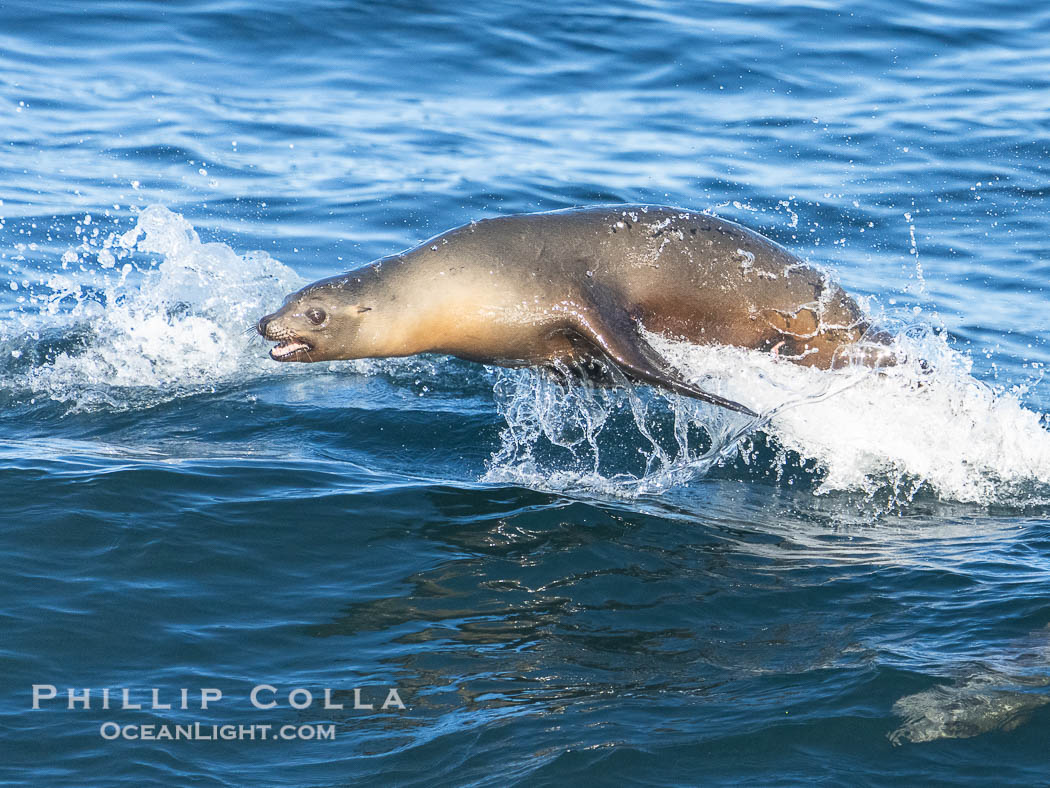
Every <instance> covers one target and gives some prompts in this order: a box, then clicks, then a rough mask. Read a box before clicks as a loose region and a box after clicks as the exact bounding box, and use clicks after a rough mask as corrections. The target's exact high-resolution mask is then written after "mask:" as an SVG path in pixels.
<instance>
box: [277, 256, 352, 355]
mask: <svg viewBox="0 0 1050 788" xmlns="http://www.w3.org/2000/svg"><path fill="white" fill-rule="evenodd" d="M363 291H364V288H363V287H361V280H360V279H357V278H354V277H351V276H339V277H332V278H330V279H322V280H321V281H320V282H314V283H313V284H312V285H307V286H306V287H304V288H303V289H302V290H299V291H298V292H296V293H292V294H291V295H290V296H288V297H287V298H286V299H285V300H284V305H283V306H282V307H281V308H280V309H278V310H277V311H276V312H273V313H271V314H269V315H266V316H265V317H263V318H260V320H259V322H258V323H257V324H256V330H257V331H258V332H259V334H261V335H262V336H263V337H264V338H266V339H268V340H270V341H271V342H276V343H277V346H276V347H274V348H272V349H271V350H270V358H272V359H273V360H274V361H333V360H336V359H349V358H364V357H366V356H368V355H371V353H370V352H368V350H367V349H366V348H365V347H363V345H364V344H365V343H362V342H360V341H359V337H360V334H361V329H362V324H363V323H364V322H365V321H367V319H368V317H369V315H368V313H369V312H371V311H372V307H371V306H369V305H368V304H367V303H364V300H365V297H364V292H363Z"/></svg>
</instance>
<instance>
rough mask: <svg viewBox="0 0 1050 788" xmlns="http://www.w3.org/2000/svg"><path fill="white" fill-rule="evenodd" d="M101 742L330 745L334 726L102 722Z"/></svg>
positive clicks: (333, 737) (100, 730) (332, 739)
mask: <svg viewBox="0 0 1050 788" xmlns="http://www.w3.org/2000/svg"><path fill="white" fill-rule="evenodd" d="M99 735H100V736H102V738H103V739H107V740H109V741H112V740H113V739H127V740H129V741H269V740H273V739H278V740H282V739H283V740H285V741H312V740H314V739H316V740H318V741H334V740H335V725H332V724H327V725H270V724H268V723H254V724H252V725H213V724H207V723H204V724H202V723H200V722H194V723H190V724H188V725H166V724H160V725H120V724H118V723H116V722H104V723H102V727H100V728H99Z"/></svg>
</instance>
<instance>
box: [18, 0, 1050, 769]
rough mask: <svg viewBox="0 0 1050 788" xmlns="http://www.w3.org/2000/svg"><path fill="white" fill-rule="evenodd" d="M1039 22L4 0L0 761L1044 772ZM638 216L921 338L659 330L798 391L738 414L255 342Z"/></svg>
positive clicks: (442, 2) (605, 7) (498, 1)
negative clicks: (350, 283) (486, 229)
mask: <svg viewBox="0 0 1050 788" xmlns="http://www.w3.org/2000/svg"><path fill="white" fill-rule="evenodd" d="M1048 42H1050V6H1048V5H1046V4H1044V3H1038V2H1035V3H1033V2H1018V1H1017V0H996V1H995V2H982V1H981V0H977V1H976V2H975V1H974V0H965V1H964V0H914V1H913V2H909V3H899V2H891V0H861V1H860V2H856V3H849V4H846V3H834V2H830V1H829V0H784V1H781V0H766V1H765V2H761V3H758V2H756V3H749V2H738V1H727V2H673V1H672V0H667V1H666V2H664V1H663V0H625V1H624V2H618V3H598V2H592V1H591V0H579V1H578V2H575V3H571V4H551V5H545V4H534V3H513V2H504V1H503V0H490V2H486V3H461V2H448V1H447V0H431V1H429V2H390V3H360V2H358V3H352V2H332V1H331V0H303V2H296V3H284V4H281V3H263V2H258V1H257V0H173V1H172V2H115V1H112V0H98V1H97V2H91V3H75V2H63V1H62V0H56V1H55V2H49V3H39V2H27V1H18V0H16V1H14V2H12V1H11V0H0V132H2V133H0V477H2V479H3V489H4V493H5V494H4V496H3V503H2V505H0V523H2V527H0V782H3V783H4V784H31V785H70V786H73V785H76V786H80V785H126V786H144V785H198V786H235V785H276V786H335V785H359V784H367V785H406V786H407V785H420V786H422V785H450V786H451V785H457V786H459V785H477V786H504V785H517V784H522V785H565V784H581V783H585V784H607V785H659V786H670V785H729V784H739V783H748V784H757V785H803V784H805V785H808V784H821V785H982V786H983V785H990V784H995V785H1015V786H1030V785H1039V784H1046V783H1047V781H1048V779H1050V777H1048V771H1047V770H1048V763H1050V762H1048V758H1047V751H1048V744H1050V435H1048V433H1047V424H1046V418H1045V416H1044V414H1045V413H1046V412H1047V410H1048V409H1050V390H1048V385H1047V382H1046V381H1045V380H1044V375H1045V371H1046V368H1047V364H1048V363H1050V343H1048V340H1050V330H1048V327H1047V315H1048V297H1047V281H1048V277H1050V240H1048V239H1050V195H1048V190H1050V43H1048ZM612 203H649V204H664V205H675V206H681V207H685V208H689V209H694V210H706V211H709V212H710V213H712V214H715V215H717V216H721V217H724V218H727V219H731V220H734V221H737V222H740V223H742V224H745V225H747V226H748V227H751V228H753V229H755V230H757V231H759V232H762V233H764V234H765V235H767V236H769V237H771V238H773V239H775V240H777V241H778V242H780V243H781V244H783V245H784V246H786V247H787V248H789V249H790V250H792V251H793V252H794V253H796V254H798V255H799V256H801V257H803V258H805V259H807V260H809V261H810V262H811V263H812V264H814V265H818V266H821V267H823V268H825V269H827V270H828V271H829V272H830V273H831V274H832V275H833V276H834V278H835V279H836V280H837V281H839V282H840V283H841V284H842V286H843V287H844V288H845V289H846V290H847V291H849V292H850V293H852V294H853V295H855V296H856V297H857V298H858V300H859V301H860V302H861V303H862V304H863V306H864V308H865V310H866V311H867V312H868V313H869V314H870V315H871V316H872V319H873V321H874V322H876V323H877V324H878V325H880V326H882V327H884V328H885V329H886V330H887V331H889V332H890V333H891V334H892V335H893V336H894V337H895V340H894V341H895V342H897V343H898V344H900V345H901V346H902V347H904V348H905V349H907V350H908V351H909V353H910V355H909V358H912V359H920V358H921V359H924V360H925V362H926V367H925V368H920V366H918V365H916V364H913V363H910V364H903V365H900V366H899V367H896V368H893V369H889V370H886V371H884V372H881V373H876V372H873V371H872V370H870V369H867V368H863V367H847V368H845V369H839V370H835V371H830V372H826V371H820V370H810V369H803V368H801V367H797V366H795V365H792V364H789V363H786V362H785V361H783V360H778V359H774V358H771V357H770V356H768V355H763V354H761V353H758V352H757V351H745V350H740V349H733V348H717V347H697V346H693V345H688V344H685V343H682V342H678V341H673V340H672V339H669V338H660V337H653V342H654V344H656V345H657V346H658V349H660V351H661V352H662V353H664V354H665V355H666V356H667V358H668V360H669V362H671V363H673V364H674V365H675V366H676V367H677V368H678V369H680V370H683V372H685V373H687V374H690V375H693V376H694V377H696V378H697V379H703V380H705V381H707V384H708V385H709V386H711V387H712V390H717V391H718V392H719V393H721V394H723V395H724V396H728V397H730V398H735V399H740V400H741V401H744V402H747V403H749V404H752V405H753V406H755V407H756V408H759V409H762V410H763V411H764V412H770V411H771V410H772V409H774V408H776V407H777V406H779V405H782V404H784V403H786V402H789V401H790V402H793V403H794V404H793V405H792V406H791V407H790V408H786V409H783V410H781V411H778V412H777V413H776V415H774V416H773V417H772V418H771V419H770V420H769V421H768V423H766V424H764V425H763V426H761V427H760V428H757V429H750V430H748V429H744V430H743V434H742V435H739V434H738V433H740V432H741V425H742V424H745V422H742V421H741V419H745V421H746V417H743V416H741V415H740V414H735V413H729V412H727V411H723V410H719V409H717V408H714V407H712V406H709V405H706V404H703V403H699V402H695V401H692V400H686V399H683V398H681V397H678V396H675V395H671V394H667V393H662V392H658V391H654V390H652V389H650V388H647V387H636V388H634V389H631V390H625V389H593V388H586V387H568V386H565V385H563V384H561V383H559V382H558V381H557V380H555V379H552V378H550V377H548V376H545V375H544V374H542V373H540V372H537V371H534V370H529V369H519V370H506V369H500V368H495V367H484V366H482V365H478V364H471V363H467V362H464V361H459V360H455V359H451V358H446V357H437V356H422V357H415V358H406V359H398V360H365V361H352V362H331V363H328V362H323V363H317V364H278V363H275V362H273V361H271V360H270V359H269V358H268V356H267V351H268V349H269V345H268V344H267V343H265V342H263V341H262V340H261V338H259V337H258V336H254V335H253V333H252V326H253V324H254V323H255V321H256V320H258V318H259V317H260V316H262V315H264V314H266V313H267V312H270V311H272V310H273V309H275V308H276V307H277V306H279V305H280V304H281V302H282V300H283V298H284V297H285V296H286V295H287V294H288V293H290V292H292V291H294V290H296V289H298V288H299V287H301V286H302V285H303V284H305V283H307V282H310V281H313V280H315V279H318V278H321V277H323V276H329V275H332V274H336V273H340V272H342V271H346V270H349V269H351V268H353V267H355V266H358V265H361V264H364V263H366V262H368V261H370V260H373V259H375V258H377V257H380V256H383V255H387V254H391V253H394V252H397V251H400V250H402V249H405V248H407V247H410V246H414V245H415V244H417V243H419V242H421V241H422V240H424V239H426V238H428V237H430V236H433V235H434V234H436V233H439V232H441V231H444V230H446V229H448V228H451V227H454V226H456V225H460V224H464V223H466V222H469V221H471V220H476V219H482V218H486V217H493V216H500V215H505V214H513V213H520V212H529V211H545V210H553V209H560V208H566V207H571V206H581V205H592V204H612ZM745 426H746V425H745ZM216 693H219V695H216ZM253 693H254V694H253ZM220 696H221V697H220ZM253 699H254V701H255V702H254V703H253ZM34 706H36V707H37V708H34ZM168 707H170V708H168Z"/></svg>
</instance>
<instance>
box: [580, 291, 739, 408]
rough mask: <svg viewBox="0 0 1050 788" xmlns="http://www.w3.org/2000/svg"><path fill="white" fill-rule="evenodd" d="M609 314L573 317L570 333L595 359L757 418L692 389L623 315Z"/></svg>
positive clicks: (736, 406)
mask: <svg viewBox="0 0 1050 788" xmlns="http://www.w3.org/2000/svg"><path fill="white" fill-rule="evenodd" d="M610 311H612V312H613V315H614V316H613V317H612V318H610V316H609V315H608V314H598V313H597V310H591V311H589V312H586V313H585V312H580V313H577V314H576V315H575V316H574V320H573V324H572V330H573V332H574V333H575V334H576V335H577V336H578V337H579V338H580V339H582V340H583V341H584V342H585V343H586V344H587V345H590V346H591V347H592V348H594V349H595V350H597V351H598V353H599V355H601V356H604V357H605V358H606V359H608V360H609V361H610V362H612V363H613V364H615V365H616V366H617V367H619V368H620V369H622V370H623V371H624V372H625V373H626V374H627V375H628V376H629V377H631V378H634V379H636V380H640V381H642V382H644V383H650V384H652V385H654V386H660V387H661V388H665V389H667V390H669V391H673V392H675V393H676V394H683V395H685V396H687V397H694V398H695V399H699V400H703V401H704V402H710V403H711V404H712V405H719V406H720V407H723V408H725V409H727V410H732V411H736V412H737V413H743V414H746V415H748V416H757V415H758V414H757V413H755V412H754V411H753V410H751V408H748V407H747V406H745V405H741V404H740V403H739V402H733V401H732V400H728V399H725V398H724V397H719V396H718V395H717V394H710V393H708V392H706V391H704V390H703V389H701V388H699V387H697V386H694V385H693V384H692V383H690V382H689V381H687V380H686V379H685V378H683V377H682V376H681V375H680V374H679V373H678V371H677V370H675V369H674V368H673V367H671V366H670V365H668V364H667V363H666V362H665V361H663V360H662V359H661V358H660V355H659V354H658V353H657V352H656V350H655V349H654V348H653V347H652V345H650V344H649V343H648V342H646V341H645V339H643V338H642V336H641V334H639V333H638V327H637V326H636V325H635V323H634V321H633V320H632V319H631V317H630V316H629V315H628V314H627V313H626V312H622V313H618V312H617V311H616V310H608V309H607V310H604V312H606V313H608V312H610Z"/></svg>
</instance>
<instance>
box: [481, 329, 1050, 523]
mask: <svg viewBox="0 0 1050 788" xmlns="http://www.w3.org/2000/svg"><path fill="white" fill-rule="evenodd" d="M647 339H649V341H650V342H651V343H652V344H653V346H654V347H656V348H657V350H659V351H660V353H661V354H662V355H663V356H664V357H665V358H666V359H667V360H668V361H669V362H670V363H671V364H672V365H673V366H674V367H676V368H677V369H679V370H680V371H682V373H683V374H684V375H685V376H686V377H687V378H689V379H690V380H692V381H693V382H695V383H696V384H698V385H699V386H700V387H701V388H704V389H706V390H707V391H710V392H712V393H714V394H718V395H719V396H722V397H726V398H728V399H730V400H735V401H738V402H741V403H743V404H745V405H748V406H749V407H751V408H753V409H754V410H756V411H759V412H760V413H762V414H763V418H762V419H760V420H758V421H757V423H756V422H755V421H754V420H749V419H748V418H747V417H745V416H741V415H739V414H734V413H729V412H727V411H724V410H721V409H718V408H714V407H713V406H709V405H704V404H702V403H695V402H690V401H687V400H684V399H683V398H680V397H669V396H667V395H663V394H659V395H657V396H654V397H652V398H650V399H647V400H646V401H640V400H639V399H638V396H637V394H635V393H620V394H615V393H610V392H602V391H596V392H595V391H587V390H584V389H577V390H575V392H573V393H570V394H568V395H567V396H566V395H564V394H562V392H564V389H561V388H560V387H559V386H557V384H555V383H554V382H553V381H550V380H547V381H544V380H542V379H540V378H539V376H536V375H532V376H529V375H528V374H523V373H501V374H502V381H501V387H499V388H498V389H497V391H498V393H500V392H501V397H500V399H499V404H500V409H501V411H502V412H503V414H504V416H505V418H506V419H507V422H508V426H507V428H506V429H505V430H504V432H503V434H502V446H501V448H500V450H499V451H497V452H496V453H495V454H494V455H493V459H492V461H491V462H490V466H489V469H488V472H487V474H486V478H487V479H488V480H490V481H513V482H515V483H523V484H529V485H533V486H541V487H547V488H558V489H566V488H572V489H584V490H593V491H596V492H602V493H615V494H620V495H628V496H636V495H639V494H645V493H653V492H659V491H660V490H662V489H666V488H667V487H669V486H672V485H678V484H681V483H683V482H685V481H687V480H689V479H693V478H696V477H697V476H702V475H703V474H705V473H707V472H708V471H709V470H710V468H711V467H712V465H714V464H715V463H716V462H721V461H724V460H725V459H726V458H727V457H733V456H736V453H737V452H738V451H739V452H742V456H743V458H744V460H745V461H747V460H748V459H749V458H750V456H751V455H750V454H749V452H750V444H749V441H748V439H747V435H748V434H749V432H750V431H751V430H752V429H754V428H759V429H761V430H762V431H763V432H765V433H766V434H767V435H768V436H770V437H771V438H772V439H773V442H774V444H775V445H776V446H777V447H779V453H778V456H777V460H776V461H777V462H778V463H781V464H783V463H786V462H787V459H788V457H789V456H790V453H796V454H797V455H798V457H800V458H801V459H802V460H804V461H808V462H809V463H810V464H812V465H815V467H816V468H817V475H818V478H819V479H820V482H819V485H818V486H817V487H816V493H817V494H828V493H831V492H837V491H848V492H854V493H855V492H859V493H861V494H863V495H865V496H868V497H869V498H872V497H874V496H875V495H876V494H880V495H883V494H886V493H887V491H888V494H886V495H884V497H888V499H889V504H890V505H898V504H902V503H906V502H908V501H910V500H911V499H912V498H913V496H914V495H915V494H916V493H917V492H918V491H919V490H920V489H926V490H927V491H929V492H932V493H934V494H936V495H937V496H938V497H940V498H942V499H950V500H955V501H962V502H974V503H986V504H987V503H997V502H998V503H1008V504H1018V503H1039V502H1043V501H1045V500H1047V498H1048V497H1050V434H1048V433H1047V431H1046V430H1045V429H1044V428H1043V427H1042V425H1041V423H1040V414H1038V413H1035V412H1032V411H1030V410H1026V409H1025V408H1024V407H1022V406H1021V404H1020V402H1019V401H1018V399H1017V396H1016V394H1014V393H1012V392H1008V391H993V390H992V389H991V388H989V387H988V386H986V385H984V384H983V383H980V382H979V381H977V380H975V379H974V378H973V377H972V375H971V374H970V362H969V359H968V358H966V357H965V356H963V355H961V354H959V353H957V352H955V351H953V350H952V349H951V348H949V347H948V346H947V344H946V343H945V340H944V339H943V337H942V336H938V335H934V334H933V333H931V332H919V333H918V335H909V334H908V333H903V334H901V335H900V336H899V337H898V338H897V340H896V342H897V352H898V353H906V354H907V355H908V357H909V358H912V359H919V358H922V359H925V360H926V361H927V362H929V366H930V369H928V370H927V369H924V368H923V367H922V366H921V365H920V364H919V363H918V362H917V361H914V362H911V363H905V364H901V365H899V366H895V367H890V368H887V369H884V370H881V371H878V372H876V371H873V370H871V369H869V368H867V367H863V366H859V365H854V366H848V367H846V368H843V369H840V370H835V371H831V372H828V371H823V370H818V369H811V368H804V367H800V366H798V365H796V364H792V363H791V362H789V361H786V360H783V359H776V358H773V357H772V356H771V355H769V354H766V353H759V352H757V351H749V350H743V349H738V348H726V347H702V346H697V345H693V344H690V343H685V342H678V341H673V340H670V339H667V338H664V337H660V336H658V335H654V334H649V335H647ZM559 397H562V398H560V399H559ZM617 398H619V399H617ZM624 401H626V402H627V403H628V404H629V406H630V407H631V408H632V410H633V414H634V419H633V421H634V429H635V432H634V434H632V435H631V436H630V437H629V438H628V439H629V440H632V441H634V443H635V447H636V449H637V450H638V451H641V452H643V453H644V454H646V455H647V462H646V467H645V470H644V472H634V473H625V472H623V470H622V469H618V468H615V467H614V468H609V467H607V466H603V461H602V455H603V453H604V454H610V453H614V451H612V450H611V449H612V447H610V446H609V444H608V443H607V442H605V441H603V440H601V439H599V435H600V433H601V432H602V428H603V425H604V424H605V423H606V421H608V419H609V418H610V415H611V414H612V413H613V412H614V411H615V409H616V408H622V407H624ZM647 408H648V409H649V410H646V409H647ZM661 409H662V410H663V412H664V418H665V420H666V419H668V418H669V419H673V422H674V427H673V434H674V443H673V445H671V447H670V449H668V445H667V443H668V442H667V441H666V440H665V441H660V440H658V439H657V440H654V439H653V436H652V435H651V434H650V433H651V432H652V430H653V428H654V423H655V418H656V417H655V416H654V413H655V412H656V411H659V410H661ZM767 420H768V421H767ZM690 427H694V428H697V427H698V428H702V429H703V431H705V432H706V433H707V434H709V435H711V436H713V439H714V440H713V449H711V450H708V448H707V444H704V443H701V442H700V441H698V440H696V439H695V438H692V437H690ZM741 439H742V440H743V443H742V445H741ZM546 444H550V445H555V444H557V445H560V446H562V447H564V448H565V450H566V451H565V452H562V455H561V459H560V460H557V459H554V460H552V459H551V457H552V456H553V457H557V452H553V453H551V452H546V453H544V452H543V451H542V450H541V446H543V445H546ZM621 454H622V452H621ZM540 456H542V459H538V457H540ZM566 457H567V458H568V459H566Z"/></svg>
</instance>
